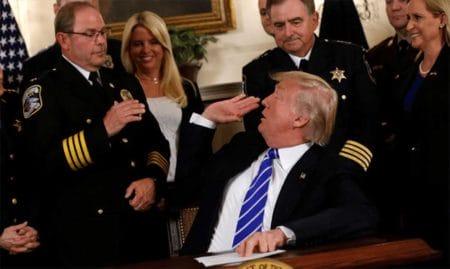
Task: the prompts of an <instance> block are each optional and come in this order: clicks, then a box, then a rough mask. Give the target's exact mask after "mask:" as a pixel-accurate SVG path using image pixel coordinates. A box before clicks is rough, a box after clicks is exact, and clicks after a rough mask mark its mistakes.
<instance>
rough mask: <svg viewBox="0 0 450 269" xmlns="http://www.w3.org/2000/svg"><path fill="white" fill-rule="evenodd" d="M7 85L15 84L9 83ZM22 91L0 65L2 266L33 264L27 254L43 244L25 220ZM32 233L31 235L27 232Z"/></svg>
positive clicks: (0, 254) (0, 264)
mask: <svg viewBox="0 0 450 269" xmlns="http://www.w3.org/2000/svg"><path fill="white" fill-rule="evenodd" d="M6 85H8V86H11V85H10V84H8V83H6ZM18 99H19V96H18V93H17V91H16V90H14V89H10V88H9V87H8V88H5V87H4V85H3V70H2V69H1V68H0V267H1V268H9V267H15V266H30V265H32V264H31V263H28V261H29V260H30V255H32V256H34V254H25V255H24V254H22V255H12V254H18V253H26V252H30V251H32V250H34V248H36V247H37V246H39V242H37V241H36V240H37V231H36V230H35V229H34V228H33V227H30V226H28V224H27V223H26V222H25V221H26V220H28V219H26V216H27V214H26V211H25V208H26V207H25V203H24V202H23V201H24V199H23V195H21V194H22V192H21V191H20V190H21V188H20V185H19V182H18V181H17V177H16V171H17V169H18V166H17V163H18V162H17V155H16V137H17V132H18V131H20V125H19V124H18V122H16V121H15V119H16V116H17V114H16V112H17V109H18ZM26 233H28V235H25V234H26Z"/></svg>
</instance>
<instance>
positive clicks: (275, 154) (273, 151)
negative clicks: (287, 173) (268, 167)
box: [267, 148, 280, 160]
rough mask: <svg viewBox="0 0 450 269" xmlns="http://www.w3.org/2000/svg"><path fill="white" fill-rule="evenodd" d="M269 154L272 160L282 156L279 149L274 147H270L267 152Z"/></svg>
mask: <svg viewBox="0 0 450 269" xmlns="http://www.w3.org/2000/svg"><path fill="white" fill-rule="evenodd" d="M267 156H268V157H269V159H271V160H273V159H278V158H280V155H279V154H278V149H273V148H271V149H269V151H268V152H267Z"/></svg>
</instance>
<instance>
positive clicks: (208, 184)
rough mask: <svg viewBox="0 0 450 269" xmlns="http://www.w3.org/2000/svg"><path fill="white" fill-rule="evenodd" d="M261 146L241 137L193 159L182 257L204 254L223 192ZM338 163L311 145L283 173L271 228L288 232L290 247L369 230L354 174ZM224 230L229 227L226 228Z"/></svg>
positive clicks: (369, 213) (372, 220) (367, 208)
mask: <svg viewBox="0 0 450 269" xmlns="http://www.w3.org/2000/svg"><path fill="white" fill-rule="evenodd" d="M265 149H267V146H266V145H265V142H264V141H263V140H262V139H255V137H254V135H252V134H250V133H248V132H244V133H240V134H238V135H236V136H235V137H234V138H233V139H232V141H231V142H230V143H229V144H227V145H226V146H224V147H223V148H222V149H221V150H220V151H219V152H217V153H216V154H214V156H213V158H212V159H210V160H205V159H201V158H197V159H199V160H200V161H201V162H203V163H202V164H200V165H198V166H197V167H199V166H201V165H203V167H204V169H203V172H202V173H201V174H200V175H198V174H197V175H195V178H191V179H190V182H191V183H192V182H194V181H195V180H197V179H198V180H199V181H200V182H202V183H203V184H204V185H205V188H204V190H203V192H202V200H201V203H200V210H199V212H198V215H197V217H196V219H195V221H194V224H193V226H192V228H191V230H190V233H189V235H188V237H187V239H186V243H185V245H184V247H183V253H184V254H197V253H202V252H206V251H207V249H208V246H209V244H210V241H211V239H212V235H213V232H214V228H215V226H216V224H217V221H218V217H219V210H220V205H221V202H222V199H223V197H224V188H225V186H226V184H227V183H228V181H229V180H230V178H232V177H233V176H235V175H236V174H238V173H240V172H242V171H244V170H245V169H247V168H248V167H249V166H250V164H251V163H252V162H253V161H254V160H255V159H256V158H257V157H258V156H259V154H261V153H262V152H263V151H264V150H265ZM340 162H341V161H340V160H339V159H338V158H336V157H335V156H334V155H329V154H327V153H326V150H324V149H323V148H321V147H319V146H317V145H315V146H313V147H312V148H311V149H310V150H308V151H307V152H306V153H305V155H304V156H303V157H302V158H301V159H300V160H299V161H298V162H297V164H296V165H295V166H294V167H293V168H292V170H291V171H290V172H289V174H288V177H287V179H286V181H285V183H284V185H283V187H282V189H281V192H280V194H279V196H278V199H277V203H276V206H275V210H274V215H273V219H272V224H271V227H272V228H275V227H276V226H279V225H284V226H286V227H288V228H290V229H292V230H293V231H294V233H295V235H296V237H297V241H296V244H297V245H303V244H311V243H318V242H322V241H328V240H333V239H342V238H350V237H354V236H357V235H362V234H368V233H371V232H373V231H374V229H375V226H376V222H377V213H376V210H375V208H374V207H373V206H372V205H371V204H370V203H369V202H368V200H367V199H366V197H365V196H364V194H363V193H362V192H361V190H360V189H359V187H358V185H357V183H356V182H355V177H354V175H351V174H348V173H346V172H343V171H341V170H340ZM230 225H235V224H232V223H230Z"/></svg>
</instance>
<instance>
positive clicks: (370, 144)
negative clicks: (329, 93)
mask: <svg viewBox="0 0 450 269" xmlns="http://www.w3.org/2000/svg"><path fill="white" fill-rule="evenodd" d="M354 52H355V53H357V54H353V56H352V58H353V59H355V60H354V63H353V66H352V70H353V81H352V85H351V87H352V103H351V104H350V111H349V114H350V115H349V117H350V119H349V122H348V132H347V133H348V135H347V137H346V140H345V142H344V145H343V147H342V148H341V149H340V151H339V155H340V156H342V157H344V158H346V159H348V160H351V161H352V162H353V163H355V164H357V165H358V166H360V167H361V168H362V169H363V170H364V171H367V169H368V168H369V166H370V163H371V161H372V157H373V148H374V145H375V139H376V134H377V122H378V97H377V94H376V88H375V83H374V80H373V78H372V77H371V74H370V72H371V71H370V67H369V65H368V63H367V61H366V60H365V58H364V54H363V51H362V50H361V49H355V51H354ZM356 55H358V57H356ZM340 98H342V97H340Z"/></svg>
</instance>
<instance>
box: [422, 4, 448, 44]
mask: <svg viewBox="0 0 450 269" xmlns="http://www.w3.org/2000/svg"><path fill="white" fill-rule="evenodd" d="M425 5H426V7H427V10H428V11H430V12H431V13H433V14H435V15H443V16H444V17H445V18H446V21H445V29H444V31H443V35H444V36H443V40H444V41H445V43H447V46H450V25H449V16H450V1H449V0H425Z"/></svg>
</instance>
